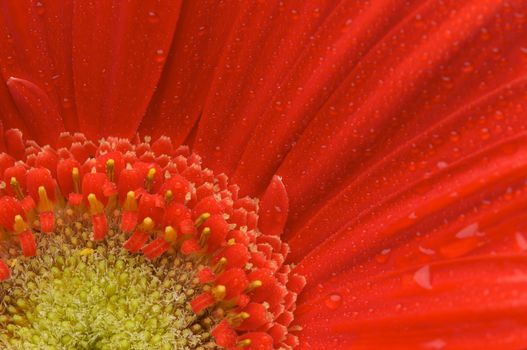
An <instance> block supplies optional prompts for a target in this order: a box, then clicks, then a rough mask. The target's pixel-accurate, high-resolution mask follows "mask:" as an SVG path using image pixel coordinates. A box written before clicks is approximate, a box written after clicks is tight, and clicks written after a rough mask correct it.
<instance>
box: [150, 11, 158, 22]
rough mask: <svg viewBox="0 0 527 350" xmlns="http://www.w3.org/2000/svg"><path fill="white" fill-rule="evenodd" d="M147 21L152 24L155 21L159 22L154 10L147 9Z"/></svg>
mask: <svg viewBox="0 0 527 350" xmlns="http://www.w3.org/2000/svg"><path fill="white" fill-rule="evenodd" d="M148 22H150V23H152V24H155V23H158V22H159V16H158V15H157V13H156V12H154V11H149V12H148Z"/></svg>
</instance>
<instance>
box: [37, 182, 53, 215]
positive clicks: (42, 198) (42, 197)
mask: <svg viewBox="0 0 527 350" xmlns="http://www.w3.org/2000/svg"><path fill="white" fill-rule="evenodd" d="M38 198H39V202H38V210H39V211H41V212H46V211H52V210H53V203H51V201H50V200H49V198H48V193H47V192H46V188H45V187H44V186H39V187H38Z"/></svg>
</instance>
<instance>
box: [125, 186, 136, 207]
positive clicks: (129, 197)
mask: <svg viewBox="0 0 527 350" xmlns="http://www.w3.org/2000/svg"><path fill="white" fill-rule="evenodd" d="M123 208H124V210H129V211H135V210H137V200H136V199H135V192H134V191H128V193H127V194H126V199H125V201H124V205H123Z"/></svg>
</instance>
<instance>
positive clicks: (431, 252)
mask: <svg viewBox="0 0 527 350" xmlns="http://www.w3.org/2000/svg"><path fill="white" fill-rule="evenodd" d="M419 251H420V252H421V253H423V254H426V255H434V254H435V253H436V252H435V250H433V249H430V248H425V247H423V246H419Z"/></svg>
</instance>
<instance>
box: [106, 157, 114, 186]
mask: <svg viewBox="0 0 527 350" xmlns="http://www.w3.org/2000/svg"><path fill="white" fill-rule="evenodd" d="M114 169H115V160H113V159H111V158H110V159H108V160H107V161H106V176H107V177H108V180H110V181H112V182H113V181H114V173H115V171H114Z"/></svg>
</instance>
